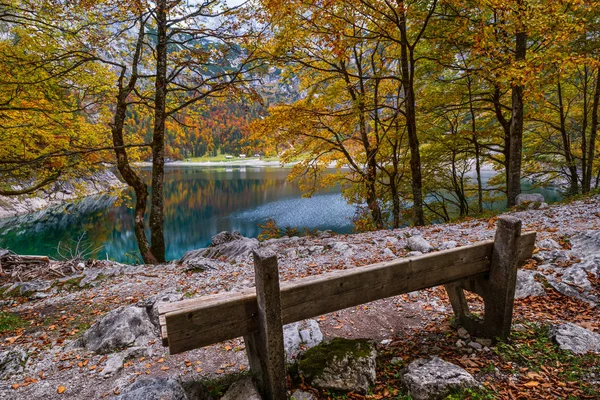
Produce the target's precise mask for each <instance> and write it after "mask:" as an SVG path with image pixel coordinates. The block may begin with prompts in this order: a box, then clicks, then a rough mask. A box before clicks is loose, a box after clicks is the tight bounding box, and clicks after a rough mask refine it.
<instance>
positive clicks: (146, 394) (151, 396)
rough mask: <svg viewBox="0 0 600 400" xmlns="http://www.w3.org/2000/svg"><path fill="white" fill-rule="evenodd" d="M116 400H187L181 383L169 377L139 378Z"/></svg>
mask: <svg viewBox="0 0 600 400" xmlns="http://www.w3.org/2000/svg"><path fill="white" fill-rule="evenodd" d="M116 399H118V400H164V399H169V400H188V399H189V398H188V395H187V393H186V391H185V389H184V388H183V386H181V384H180V383H179V382H178V381H177V380H175V379H171V378H141V379H138V380H137V381H135V382H134V383H133V384H132V385H131V386H130V387H129V388H128V389H127V391H126V392H125V393H123V394H121V395H120V396H117V397H116Z"/></svg>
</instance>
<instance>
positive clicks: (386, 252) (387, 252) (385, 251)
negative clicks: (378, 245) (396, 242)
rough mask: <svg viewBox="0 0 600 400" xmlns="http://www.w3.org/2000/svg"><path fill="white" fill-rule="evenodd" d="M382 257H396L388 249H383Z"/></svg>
mask: <svg viewBox="0 0 600 400" xmlns="http://www.w3.org/2000/svg"><path fill="white" fill-rule="evenodd" d="M383 256H384V257H396V255H395V254H394V252H393V251H392V250H390V249H389V248H388V247H386V248H385V249H383Z"/></svg>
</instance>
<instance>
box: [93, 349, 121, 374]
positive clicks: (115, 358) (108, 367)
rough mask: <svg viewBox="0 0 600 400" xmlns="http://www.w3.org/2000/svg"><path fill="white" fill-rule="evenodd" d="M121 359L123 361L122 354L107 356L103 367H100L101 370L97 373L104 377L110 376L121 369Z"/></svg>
mask: <svg viewBox="0 0 600 400" xmlns="http://www.w3.org/2000/svg"><path fill="white" fill-rule="evenodd" d="M123 361H125V355H124V354H122V353H117V354H111V355H110V356H108V359H107V360H106V363H105V364H104V367H102V371H100V373H99V374H98V375H99V376H101V377H102V378H105V379H106V378H110V377H111V376H113V375H114V374H116V373H118V372H119V371H121V370H122V369H123Z"/></svg>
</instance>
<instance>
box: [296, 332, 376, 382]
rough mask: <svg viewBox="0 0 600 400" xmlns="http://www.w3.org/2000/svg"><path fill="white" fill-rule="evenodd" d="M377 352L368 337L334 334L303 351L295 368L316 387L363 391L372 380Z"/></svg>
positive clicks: (373, 378)
mask: <svg viewBox="0 0 600 400" xmlns="http://www.w3.org/2000/svg"><path fill="white" fill-rule="evenodd" d="M376 355H377V352H376V350H375V346H374V344H373V343H372V342H371V341H369V340H364V339H359V340H348V339H342V338H335V339H333V340H331V341H329V342H326V343H322V344H320V345H318V346H316V347H313V348H312V349H310V350H308V351H307V352H306V353H304V354H303V356H302V357H301V359H300V362H299V365H298V370H299V373H300V375H301V376H302V377H303V378H304V379H306V380H307V381H309V382H311V384H312V385H313V386H315V387H318V388H321V389H327V390H334V391H343V392H348V391H355V392H357V393H363V394H364V393H367V392H368V390H369V388H370V387H371V386H372V385H373V384H374V383H375V358H376Z"/></svg>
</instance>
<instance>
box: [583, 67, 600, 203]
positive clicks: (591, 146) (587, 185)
mask: <svg viewBox="0 0 600 400" xmlns="http://www.w3.org/2000/svg"><path fill="white" fill-rule="evenodd" d="M599 103H600V67H599V68H598V69H597V70H596V87H595V88H594V101H593V102H592V122H591V126H590V140H589V143H588V155H587V165H585V166H584V168H586V169H587V171H586V176H585V177H586V179H585V181H584V182H583V193H588V192H589V191H590V190H591V185H592V173H593V168H594V156H595V151H596V137H597V135H598V108H599ZM596 186H597V183H596Z"/></svg>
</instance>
